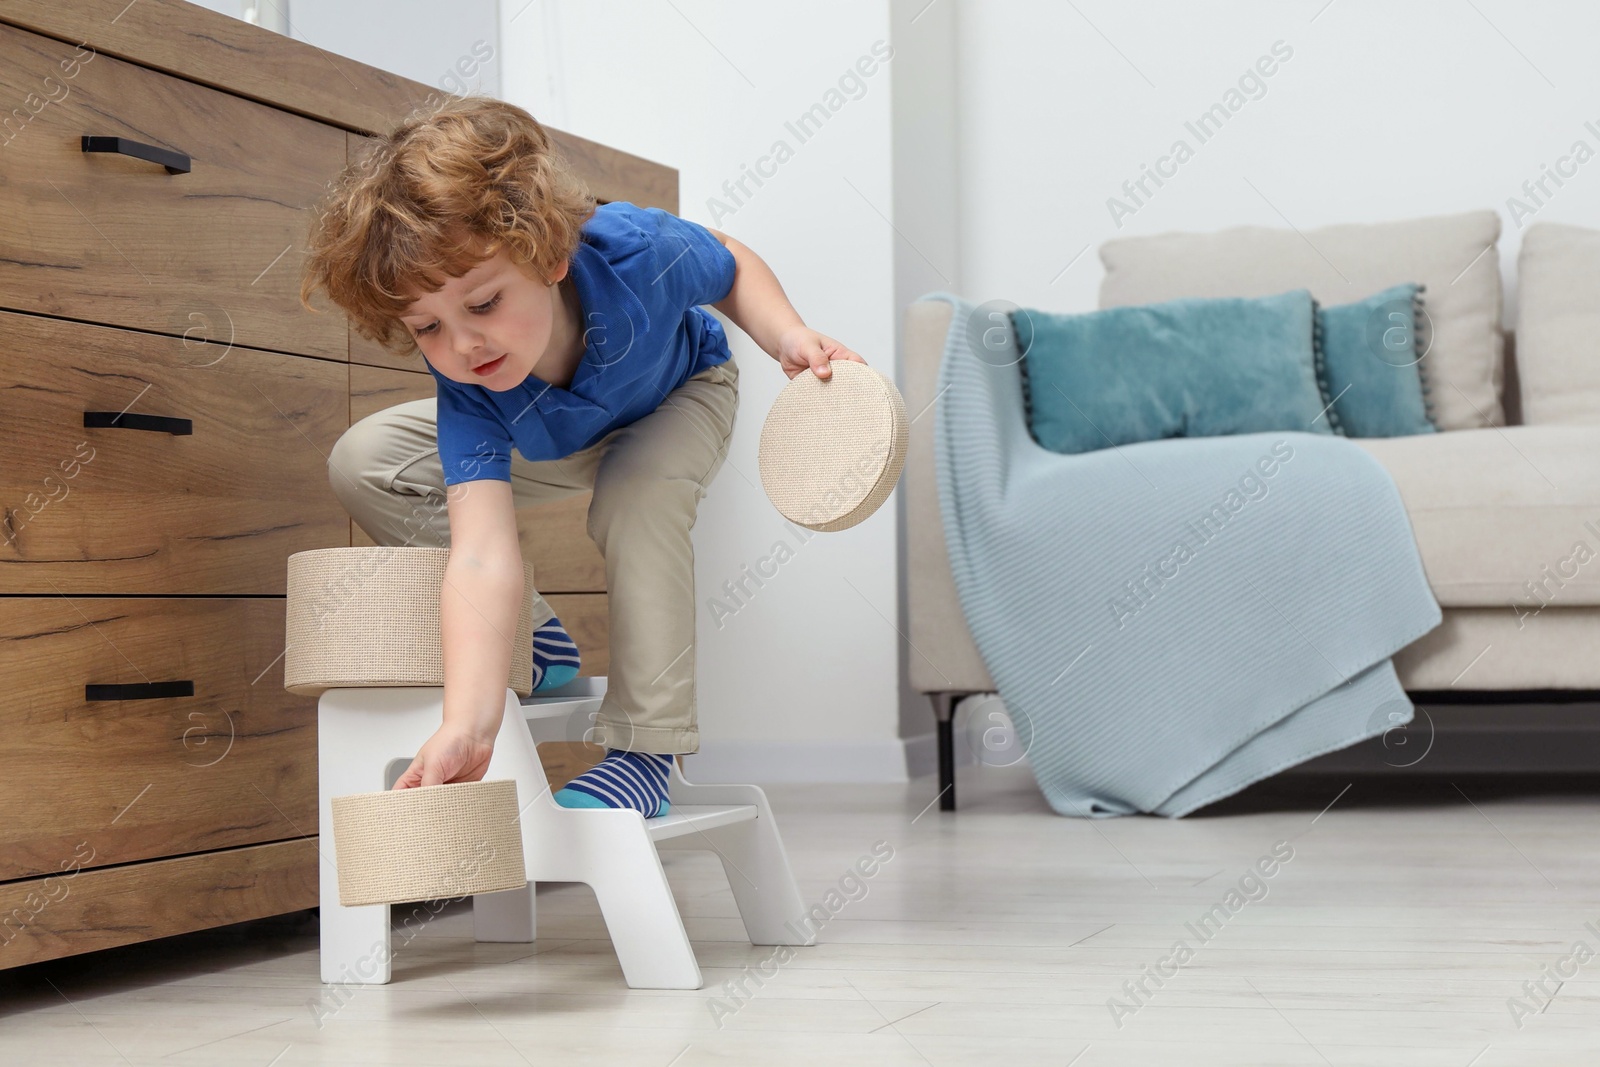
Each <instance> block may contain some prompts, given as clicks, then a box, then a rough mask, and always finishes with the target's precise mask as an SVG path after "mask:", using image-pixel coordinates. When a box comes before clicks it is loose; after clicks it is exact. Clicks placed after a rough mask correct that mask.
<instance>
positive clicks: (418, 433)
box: [328, 359, 739, 753]
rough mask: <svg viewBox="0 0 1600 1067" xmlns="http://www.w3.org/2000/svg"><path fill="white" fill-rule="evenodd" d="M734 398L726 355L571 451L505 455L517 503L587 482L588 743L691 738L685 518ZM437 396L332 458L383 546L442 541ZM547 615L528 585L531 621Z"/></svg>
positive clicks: (351, 501)
mask: <svg viewBox="0 0 1600 1067" xmlns="http://www.w3.org/2000/svg"><path fill="white" fill-rule="evenodd" d="M738 402H739V369H738V367H737V366H736V365H735V364H734V362H733V360H731V359H729V360H728V361H726V362H724V363H719V364H718V365H717V366H715V367H710V368H707V369H706V370H704V371H701V372H700V373H699V374H697V375H695V376H694V377H693V378H690V379H689V380H688V381H686V382H684V383H683V385H681V386H679V387H678V388H677V389H674V390H673V391H672V392H671V393H670V394H669V395H668V396H667V397H666V398H665V399H664V400H663V401H662V402H661V406H660V407H658V408H657V409H656V410H654V411H652V412H651V413H650V414H648V415H645V416H644V417H643V418H640V419H638V420H637V421H635V422H633V423H630V424H629V425H627V426H622V427H619V428H617V429H615V430H612V431H611V432H610V433H608V434H607V435H606V436H604V437H602V438H601V439H600V440H599V441H597V442H595V443H594V444H593V445H591V446H589V447H588V448H586V449H583V450H582V451H580V452H574V453H572V454H571V455H570V456H566V457H563V458H561V459H552V460H540V461H532V460H526V459H523V458H522V457H521V456H520V455H518V454H516V453H513V454H512V457H511V493H512V497H513V499H514V502H515V506H516V507H518V508H523V507H527V506H529V505H533V504H539V503H543V502H546V501H550V500H557V499H560V498H561V497H565V496H572V495H574V494H577V493H581V492H584V491H585V490H589V489H593V490H594V498H593V500H592V501H591V502H590V505H589V518H588V531H589V536H590V538H592V539H593V540H594V543H595V544H596V545H597V546H598V547H599V549H600V552H601V554H602V555H603V556H604V557H605V561H606V590H607V593H608V606H609V615H610V625H611V634H610V654H611V667H610V674H609V675H608V678H607V682H606V695H605V699H604V700H603V701H602V702H601V705H600V710H599V712H598V714H597V716H596V718H595V727H596V729H595V732H594V734H593V735H591V737H592V739H593V740H594V741H595V742H596V743H598V744H603V745H605V746H607V747H609V748H625V749H628V750H630V751H635V752H657V753H680V752H683V753H688V752H698V751H699V749H700V730H699V726H698V725H697V723H696V708H695V674H694V667H695V632H694V626H695V592H694V547H693V545H692V543H691V541H690V538H689V530H690V528H691V527H692V526H694V520H695V509H696V507H697V506H698V505H699V502H700V498H701V497H702V496H704V495H705V492H706V488H707V487H708V486H709V485H710V484H711V479H712V478H713V477H714V476H715V475H716V473H717V471H718V469H720V468H721V466H722V461H723V459H724V458H725V457H726V456H727V453H728V439H729V437H730V436H731V435H732V433H733V422H734V414H735V411H736V409H737V407H738ZM435 404H436V401H435V400H434V399H432V398H429V399H427V400H413V401H411V402H409V403H405V404H398V405H396V406H394V407H391V408H387V409H385V410H383V411H379V412H376V413H374V414H372V415H369V416H367V417H366V418H364V419H362V420H361V421H359V422H357V423H356V424H355V425H354V426H352V427H350V429H349V430H347V431H345V433H344V435H343V436H341V437H340V438H339V441H338V443H337V444H336V445H335V446H334V449H333V452H332V453H331V454H330V456H329V458H328V468H329V471H328V476H329V479H330V481H331V483H332V485H333V491H334V493H335V495H337V496H338V498H339V499H340V500H341V501H342V502H343V503H344V506H345V508H346V509H347V510H348V511H349V512H350V516H351V517H352V518H353V519H354V520H355V521H356V523H357V525H359V526H360V527H361V528H362V529H363V530H365V531H366V533H367V536H368V537H371V538H372V539H373V541H375V542H377V543H378V544H380V545H393V546H403V545H411V546H422V545H427V546H439V547H448V546H449V544H450V525H449V512H448V509H447V507H446V504H445V492H444V468H443V466H442V465H441V464H440V462H439V451H438V437H437V432H438V431H437V424H436V421H435V420H436V408H435ZM530 577H531V574H530ZM530 584H531V581H530ZM554 614H555V612H554V611H552V610H551V608H550V606H549V604H548V603H546V601H545V599H544V597H542V596H540V595H539V593H538V592H537V591H535V592H534V593H533V624H534V626H535V627H536V628H537V627H538V626H541V625H543V624H544V623H545V622H546V621H548V620H549V619H550V618H551V617H552V616H553V615H554Z"/></svg>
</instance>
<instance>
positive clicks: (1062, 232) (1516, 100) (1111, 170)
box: [957, 0, 1600, 322]
mask: <svg viewBox="0 0 1600 1067" xmlns="http://www.w3.org/2000/svg"><path fill="white" fill-rule="evenodd" d="M1075 6H1076V8H1077V11H1076V12H1075V11H1074V10H1073V6H1069V5H1066V4H1056V3H1045V2H1040V0H981V2H979V0H960V11H959V15H958V22H959V26H960V31H961V33H960V40H961V51H960V58H959V69H958V74H957V83H958V84H959V85H960V87H961V88H960V106H959V114H960V123H961V133H960V138H961V147H962V151H961V156H960V158H961V163H962V171H961V179H960V186H961V189H962V191H963V195H962V198H961V227H962V229H961V246H962V250H963V257H962V264H961V269H962V279H961V281H962V285H963V288H964V289H965V292H964V294H963V295H967V296H969V297H972V298H975V299H978V300H985V299H1001V298H1004V299H1008V300H1011V301H1014V302H1016V303H1018V304H1022V305H1025V306H1034V307H1044V308H1051V309H1055V310H1066V311H1072V310H1088V309H1091V308H1093V307H1094V306H1095V305H1096V292H1097V289H1098V286H1099V281H1100V277H1101V268H1100V264H1099V261H1098V259H1097V258H1096V255H1095V251H1094V247H1095V246H1097V245H1098V244H1099V243H1100V242H1101V241H1104V240H1106V239H1107V238H1109V237H1112V236H1117V235H1126V234H1144V233H1157V232H1161V231H1164V230H1173V229H1181V230H1214V229H1220V228H1223V227H1226V226H1232V225H1242V224H1252V225H1265V226H1280V227H1281V226H1287V225H1293V226H1295V227H1297V228H1299V229H1302V230H1304V229H1308V228H1311V227H1315V226H1320V225H1325V224H1329V223H1335V222H1348V221H1377V220H1380V219H1394V218H1403V217H1407V216H1414V215H1428V214H1443V213H1448V212H1456V211H1466V210H1472V209H1478V208H1486V207H1494V208H1498V209H1499V210H1500V212H1501V214H1502V217H1503V227H1504V230H1503V234H1502V237H1501V241H1500V256H1501V263H1502V271H1503V274H1504V275H1505V277H1506V278H1507V281H1508V284H1510V286H1511V288H1510V290H1509V291H1508V300H1509V303H1508V306H1507V321H1508V322H1511V321H1512V320H1513V319H1514V314H1515V293H1514V277H1515V263H1516V252H1517V249H1518V247H1519V245H1520V229H1519V227H1518V225H1517V223H1516V222H1514V221H1513V220H1512V218H1511V214H1510V212H1509V210H1508V209H1507V206H1506V199H1507V198H1508V197H1511V196H1515V195H1518V193H1519V189H1520V186H1521V185H1522V183H1523V181H1524V180H1527V179H1530V178H1537V177H1538V176H1539V174H1540V167H1541V164H1554V163H1555V161H1556V159H1557V157H1558V156H1561V155H1563V154H1565V153H1566V152H1567V151H1568V150H1569V149H1570V148H1571V146H1572V143H1573V141H1574V140H1576V139H1579V138H1582V139H1584V140H1586V141H1587V142H1588V144H1589V147H1590V148H1591V149H1595V150H1600V136H1596V134H1595V133H1592V132H1590V131H1588V130H1586V129H1584V126H1583V124H1584V122H1585V120H1591V119H1592V120H1595V122H1596V126H1597V127H1600V93H1597V90H1600V65H1597V64H1596V63H1595V62H1594V57H1593V52H1594V45H1595V43H1596V41H1600V5H1594V4H1590V3H1581V2H1578V0H1543V2H1538V3H1526V2H1524V3H1514V2H1511V0H1473V3H1471V4H1466V3H1461V2H1458V0H1417V2H1411V3H1406V4H1393V3H1383V2H1380V0H1334V2H1333V3H1332V4H1328V3H1327V0H1295V2H1292V3H1285V2H1281V0H1273V2H1269V0H1227V2H1211V3H1205V4H1191V3H1181V2H1177V0H1163V2H1158V3H1145V4H1137V5H1134V4H1122V3H1117V2H1114V0H1075ZM1078 12H1081V13H1082V14H1081V15H1080V14H1078ZM1277 40H1282V41H1284V42H1285V43H1286V44H1287V45H1288V46H1289V47H1290V48H1292V49H1293V56H1292V58H1290V59H1289V60H1288V61H1287V62H1285V63H1282V64H1281V65H1280V66H1279V67H1278V70H1277V72H1276V73H1275V74H1274V75H1272V77H1270V78H1268V79H1265V82H1266V85H1267V90H1266V92H1265V95H1263V96H1261V97H1260V98H1259V99H1250V100H1247V101H1246V102H1245V103H1244V106H1243V107H1241V108H1240V109H1239V111H1238V112H1237V113H1236V114H1234V115H1233V116H1232V118H1230V119H1229V121H1228V122H1227V124H1226V125H1225V126H1224V128H1223V129H1222V130H1221V131H1220V132H1219V133H1218V134H1217V136H1216V137H1215V138H1214V139H1213V140H1211V141H1209V142H1207V143H1205V144H1199V143H1198V142H1197V141H1196V139H1195V138H1194V137H1192V136H1189V135H1188V134H1186V132H1185V130H1184V128H1183V123H1184V121H1185V120H1187V119H1192V118H1193V117H1195V116H1196V115H1198V114H1199V113H1200V112H1201V111H1203V110H1204V109H1205V108H1206V107H1208V106H1209V105H1211V104H1212V103H1214V102H1216V101H1218V100H1219V99H1221V97H1222V95H1223V93H1224V92H1225V91H1226V90H1227V89H1228V88H1229V87H1230V86H1233V85H1235V84H1236V82H1237V80H1238V78H1239V76H1240V74H1241V73H1243V72H1244V71H1245V69H1246V68H1247V67H1249V66H1251V65H1252V64H1253V63H1254V62H1255V61H1256V59H1257V57H1259V56H1261V55H1263V54H1266V53H1268V51H1269V49H1270V48H1271V46H1272V44H1273V42H1274V41H1277ZM1178 137H1186V138H1187V139H1188V140H1189V142H1190V144H1191V145H1192V146H1194V147H1195V149H1196V151H1195V155H1194V158H1192V159H1191V160H1189V161H1188V162H1187V163H1185V164H1183V165H1182V166H1180V167H1179V168H1178V173H1177V175H1176V176H1175V177H1173V178H1172V179H1170V180H1168V181H1167V182H1166V185H1165V186H1164V187H1162V188H1160V189H1159V190H1157V191H1156V192H1155V195H1154V196H1152V197H1151V198H1149V199H1148V201H1147V202H1146V204H1145V206H1144V207H1142V208H1139V209H1138V211H1137V213H1136V214H1135V215H1134V216H1133V217H1131V218H1127V219H1124V220H1123V226H1122V227H1121V229H1118V228H1117V226H1116V225H1115V224H1114V222H1113V221H1112V219H1111V216H1110V213H1109V212H1108V210H1107V208H1106V199H1107V198H1108V197H1110V196H1112V195H1115V194H1117V193H1118V192H1119V188H1120V186H1121V184H1122V182H1123V181H1124V180H1127V179H1130V178H1135V177H1137V176H1138V175H1139V173H1140V168H1141V165H1142V164H1151V163H1153V162H1154V161H1155V160H1156V158H1157V157H1158V156H1159V155H1162V154H1164V153H1165V152H1166V151H1167V150H1168V149H1169V147H1170V146H1171V145H1172V142H1173V141H1174V139H1176V138H1178ZM1566 181H1567V184H1566V186H1565V187H1564V188H1562V189H1560V190H1559V191H1557V192H1556V194H1555V196H1554V197H1552V198H1550V199H1548V200H1547V202H1546V205H1545V206H1544V207H1542V208H1540V209H1538V212H1537V214H1536V215H1534V216H1533V219H1532V220H1525V224H1526V223H1527V222H1529V221H1534V220H1545V219H1549V220H1557V221H1564V222H1572V223H1577V224H1581V225H1589V226H1596V225H1600V158H1596V159H1593V160H1590V161H1589V162H1588V163H1587V164H1585V165H1584V166H1582V167H1580V168H1579V170H1578V173H1577V175H1576V176H1575V177H1573V178H1571V179H1567V180H1566ZM1252 185H1253V186H1254V188H1252ZM1552 188H1553V186H1552ZM1257 190H1259V192H1258V191H1257ZM1085 245H1088V246H1090V248H1089V251H1088V252H1086V253H1085V254H1084V255H1083V257H1082V258H1081V259H1079V260H1078V261H1077V263H1076V264H1075V265H1074V266H1072V268H1071V269H1070V270H1067V271H1066V273H1065V274H1061V273H1060V272H1061V271H1062V268H1063V267H1065V266H1066V265H1067V264H1068V263H1069V262H1070V261H1071V260H1072V258H1073V257H1074V256H1075V255H1077V254H1078V252H1079V251H1080V250H1081V249H1082V248H1083V247H1084V246H1085ZM1058 275H1059V277H1058Z"/></svg>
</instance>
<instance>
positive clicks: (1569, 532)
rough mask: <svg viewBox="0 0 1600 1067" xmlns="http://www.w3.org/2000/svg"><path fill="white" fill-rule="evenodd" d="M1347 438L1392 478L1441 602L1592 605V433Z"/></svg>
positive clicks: (1598, 556) (1596, 598) (1599, 526)
mask: <svg viewBox="0 0 1600 1067" xmlns="http://www.w3.org/2000/svg"><path fill="white" fill-rule="evenodd" d="M1349 440H1350V443H1351V444H1353V445H1355V446H1356V447H1358V448H1363V449H1366V451H1367V452H1368V453H1370V454H1371V455H1372V456H1373V458H1375V459H1377V461H1378V462H1379V463H1381V464H1382V465H1383V467H1384V469H1385V470H1387V471H1388V472H1389V475H1390V477H1392V478H1393V479H1394V481H1395V485H1396V487H1397V488H1398V489H1399V490H1400V498H1401V500H1403V501H1404V502H1405V505H1406V514H1407V515H1408V516H1409V517H1410V519H1411V529H1412V532H1413V533H1414V534H1415V536H1416V539H1417V549H1418V551H1419V552H1420V553H1421V556H1422V565H1423V569H1424V570H1426V572H1427V575H1428V584H1429V585H1430V586H1431V587H1432V589H1433V595H1434V597H1435V598H1436V599H1437V600H1438V601H1439V604H1440V605H1441V606H1442V607H1447V608H1451V607H1501V608H1504V609H1505V610H1506V611H1508V612H1515V613H1518V614H1519V615H1520V616H1521V617H1524V618H1531V616H1530V615H1526V614H1523V613H1530V612H1537V611H1539V610H1540V609H1541V608H1542V607H1544V606H1545V605H1549V606H1552V607H1572V606H1576V605H1595V604H1600V463H1596V462H1595V461H1594V457H1595V456H1597V455H1600V426H1507V427H1504V428H1490V429H1481V430H1457V431H1453V432H1450V433H1434V434H1418V435H1416V436H1412V437H1364V438H1350V439H1349Z"/></svg>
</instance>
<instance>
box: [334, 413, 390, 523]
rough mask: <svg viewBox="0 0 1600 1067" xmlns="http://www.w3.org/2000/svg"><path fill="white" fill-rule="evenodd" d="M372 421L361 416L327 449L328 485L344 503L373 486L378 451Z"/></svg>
mask: <svg viewBox="0 0 1600 1067" xmlns="http://www.w3.org/2000/svg"><path fill="white" fill-rule="evenodd" d="M371 421H372V420H370V419H362V420H361V421H359V422H357V423H356V424H355V425H354V426H351V427H350V428H349V429H348V430H346V431H345V432H344V433H342V434H340V435H339V439H338V440H337V441H335V442H334V443H333V448H331V449H330V450H329V451H328V484H329V485H330V486H331V487H332V488H333V494H334V496H336V497H338V498H339V499H340V500H341V501H344V502H346V503H348V502H349V501H350V500H351V499H352V498H354V497H357V496H361V495H363V494H365V493H367V492H369V491H371V490H372V489H373V488H374V483H373V481H372V471H373V470H375V469H376V465H377V458H378V454H379V453H378V449H377V447H376V440H375V438H376V435H375V434H374V433H373V427H372V425H371Z"/></svg>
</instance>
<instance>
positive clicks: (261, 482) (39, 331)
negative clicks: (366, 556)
mask: <svg viewBox="0 0 1600 1067" xmlns="http://www.w3.org/2000/svg"><path fill="white" fill-rule="evenodd" d="M348 370H349V365H348V364H345V363H331V362H326V361H323V360H315V359H305V358H302V357H299V356H285V355H280V354H278V353H274V352H258V351H255V350H253V349H245V348H237V347H235V348H233V349H231V350H230V349H228V348H227V347H225V346H220V345H208V344H190V343H188V342H185V341H182V340H180V339H176V338H171V337H165V336H162V335H159V334H144V333H134V332H131V331H124V330H114V329H110V328H108V327H103V326H90V325H85V324H81V323H72V322H64V321H61V320H57V319H46V318H41V317H38V316H32V315H18V314H15V313H11V312H0V442H3V447H4V449H5V454H6V462H5V463H4V464H3V465H0V487H3V493H4V496H3V497H0V506H3V511H0V594H15V593H50V594H60V593H122V594H126V593H146V594H158V595H169V594H199V593H209V594H229V595H242V594H269V595H277V596H282V595H284V593H285V592H286V589H287V563H288V557H289V556H290V555H291V554H292V553H295V552H298V551H301V550H302V549H310V548H330V547H335V546H339V545H348V544H349V529H350V527H349V522H348V516H347V514H346V512H345V510H344V506H343V505H342V504H340V503H339V500H338V498H337V497H336V496H334V495H333V489H332V487H331V486H330V485H329V482H328V471H327V461H326V459H325V457H326V456H327V454H328V452H329V450H330V449H331V448H332V447H333V445H334V443H335V442H336V441H337V440H338V439H339V435H340V434H341V433H343V432H344V430H345V428H346V427H347V425H348V418H349V416H348V406H347V405H348V395H349V393H348V390H349V382H348ZM86 413H90V414H89V415H88V416H87V418H88V421H91V422H102V423H103V422H108V421H111V422H116V423H118V424H117V425H110V426H107V425H97V426H85V425H84V423H85V421H86ZM95 413H98V414H95ZM136 416H137V417H138V418H135V417H136Z"/></svg>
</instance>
